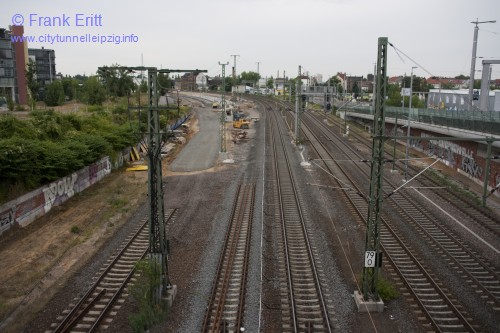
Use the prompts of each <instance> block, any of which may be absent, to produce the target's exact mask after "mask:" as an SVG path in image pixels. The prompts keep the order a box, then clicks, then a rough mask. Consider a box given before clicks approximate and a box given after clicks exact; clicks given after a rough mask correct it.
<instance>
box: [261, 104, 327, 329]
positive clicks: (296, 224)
mask: <svg viewBox="0 0 500 333" xmlns="http://www.w3.org/2000/svg"><path fill="white" fill-rule="evenodd" d="M276 113H277V112H276V111H274V112H270V115H269V117H267V119H270V123H269V126H268V130H269V131H270V137H271V142H272V143H271V147H272V149H271V152H272V153H271V154H272V160H273V168H274V173H275V190H274V191H273V192H274V194H275V198H274V202H275V204H276V207H277V210H276V213H275V218H274V220H275V224H274V225H275V227H276V228H278V227H279V228H280V231H279V232H278V233H279V234H281V237H280V239H279V242H278V244H277V245H276V246H277V249H278V250H277V251H276V252H277V253H278V262H279V263H280V267H281V268H280V269H279V271H280V285H281V287H280V290H281V317H282V319H281V321H282V330H281V331H282V332H332V331H333V329H334V319H333V318H332V317H331V315H330V313H333V309H332V305H331V302H332V300H331V299H328V291H326V290H324V289H325V287H324V285H325V283H322V281H323V279H324V277H323V276H322V274H323V273H322V270H321V262H320V261H319V259H318V254H317V253H316V250H315V248H314V246H313V244H312V243H313V242H312V241H311V239H310V238H311V236H310V233H311V232H310V230H308V222H307V218H306V216H305V214H304V212H303V209H304V203H303V201H302V199H301V197H300V194H299V193H298V189H297V188H296V185H295V180H294V175H293V171H292V168H291V165H290V160H289V156H288V153H287V150H286V144H287V143H285V140H284V137H285V136H286V135H285V134H284V131H283V130H282V129H281V126H283V124H282V121H281V120H278V119H277V118H278V115H277V114H276ZM309 223H310V222H309Z"/></svg>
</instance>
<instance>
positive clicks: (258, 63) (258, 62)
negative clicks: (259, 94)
mask: <svg viewBox="0 0 500 333" xmlns="http://www.w3.org/2000/svg"><path fill="white" fill-rule="evenodd" d="M256 64H257V74H258V76H259V77H260V72H259V65H260V61H257V62H256ZM257 89H259V79H257Z"/></svg>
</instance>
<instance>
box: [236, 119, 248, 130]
mask: <svg viewBox="0 0 500 333" xmlns="http://www.w3.org/2000/svg"><path fill="white" fill-rule="evenodd" d="M233 127H234V128H241V129H249V128H250V120H248V119H243V118H239V119H237V120H233Z"/></svg>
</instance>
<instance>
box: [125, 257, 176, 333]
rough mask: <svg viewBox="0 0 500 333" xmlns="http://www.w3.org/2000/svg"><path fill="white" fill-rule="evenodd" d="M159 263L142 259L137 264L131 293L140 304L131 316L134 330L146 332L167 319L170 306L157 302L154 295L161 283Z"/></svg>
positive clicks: (130, 319)
mask: <svg viewBox="0 0 500 333" xmlns="http://www.w3.org/2000/svg"><path fill="white" fill-rule="evenodd" d="M158 270H159V267H158V263H156V262H154V261H151V260H147V259H144V260H141V261H139V262H138V263H137V264H136V276H137V280H136V283H135V284H134V285H133V286H132V287H131V289H130V290H131V294H132V297H133V298H134V300H135V301H136V302H137V304H138V308H139V309H138V312H137V313H134V314H132V315H131V316H130V317H129V321H130V325H131V326H132V330H133V331H134V332H137V333H140V332H146V331H148V330H149V329H150V328H152V327H153V326H154V325H156V324H158V323H160V322H161V321H162V320H164V319H165V317H166V314H167V311H168V308H167V306H166V304H165V303H163V302H160V303H159V304H156V303H155V302H154V300H153V295H154V293H155V291H156V290H157V288H159V287H160V285H161V280H160V277H159V275H158V274H156V273H155V272H157V271H158Z"/></svg>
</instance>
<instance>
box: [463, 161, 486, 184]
mask: <svg viewBox="0 0 500 333" xmlns="http://www.w3.org/2000/svg"><path fill="white" fill-rule="evenodd" d="M460 168H461V169H462V170H463V171H465V173H467V174H468V175H469V176H471V177H474V178H477V179H480V178H481V176H482V175H483V168H481V166H480V165H479V164H477V162H476V160H474V159H473V158H469V157H463V158H462V165H461V166H460Z"/></svg>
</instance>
